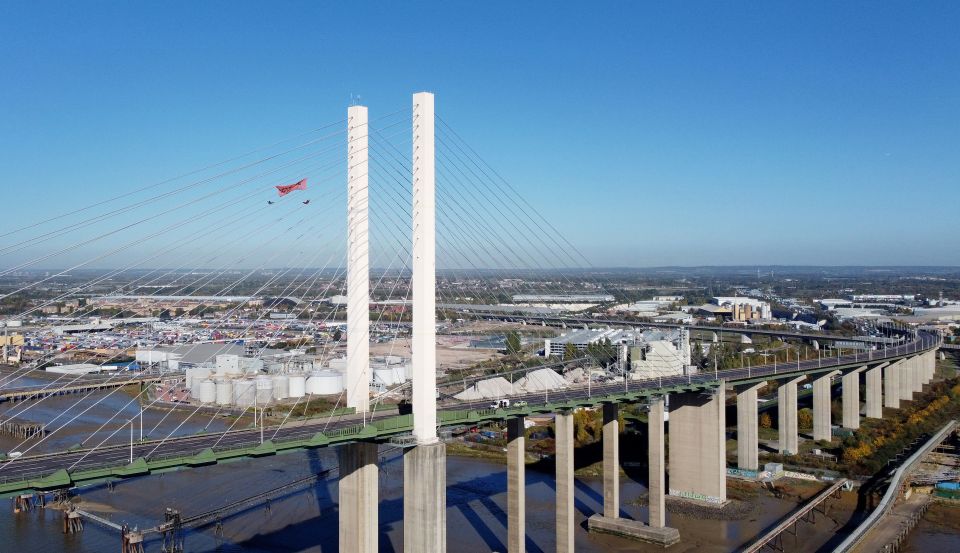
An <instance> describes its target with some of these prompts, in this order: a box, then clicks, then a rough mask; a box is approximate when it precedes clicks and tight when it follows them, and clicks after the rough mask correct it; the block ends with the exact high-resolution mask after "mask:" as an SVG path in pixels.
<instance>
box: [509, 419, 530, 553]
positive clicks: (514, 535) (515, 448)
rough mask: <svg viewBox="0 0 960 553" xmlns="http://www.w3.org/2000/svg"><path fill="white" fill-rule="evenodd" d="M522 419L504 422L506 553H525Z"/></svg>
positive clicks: (525, 514)
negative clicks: (505, 451)
mask: <svg viewBox="0 0 960 553" xmlns="http://www.w3.org/2000/svg"><path fill="white" fill-rule="evenodd" d="M523 420H524V418H523V417H514V418H511V419H509V420H507V553H523V552H524V551H525V550H526V535H527V534H526V531H527V506H526V498H527V494H526V456H527V453H526V439H525V435H526V428H525V427H524V424H523Z"/></svg>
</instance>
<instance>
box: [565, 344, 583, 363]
mask: <svg viewBox="0 0 960 553" xmlns="http://www.w3.org/2000/svg"><path fill="white" fill-rule="evenodd" d="M577 357H580V350H578V349H577V346H575V345H573V344H571V343H569V342H568V343H567V345H566V346H564V347H563V359H564V360H565V361H569V360H571V359H576V358H577Z"/></svg>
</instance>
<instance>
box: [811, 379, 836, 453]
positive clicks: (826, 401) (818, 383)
mask: <svg viewBox="0 0 960 553" xmlns="http://www.w3.org/2000/svg"><path fill="white" fill-rule="evenodd" d="M838 374H840V371H832V372H828V373H826V374H822V375H820V376H817V377H816V378H814V379H813V441H815V442H819V441H821V440H823V441H827V442H829V441H830V440H831V439H832V438H833V434H832V432H831V427H832V426H833V421H832V420H831V418H830V388H831V386H830V382H831V379H832V378H833V377H834V376H836V375H838Z"/></svg>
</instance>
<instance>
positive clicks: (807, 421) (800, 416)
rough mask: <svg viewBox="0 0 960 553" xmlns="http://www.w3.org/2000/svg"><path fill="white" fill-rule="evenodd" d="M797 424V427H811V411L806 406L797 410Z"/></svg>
mask: <svg viewBox="0 0 960 553" xmlns="http://www.w3.org/2000/svg"><path fill="white" fill-rule="evenodd" d="M797 426H798V427H799V428H813V411H811V410H810V409H807V408H804V409H801V410H799V411H797Z"/></svg>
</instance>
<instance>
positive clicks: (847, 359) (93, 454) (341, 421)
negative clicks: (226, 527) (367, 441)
mask: <svg viewBox="0 0 960 553" xmlns="http://www.w3.org/2000/svg"><path fill="white" fill-rule="evenodd" d="M937 345H938V344H937V338H936V337H935V336H933V335H930V334H921V335H920V339H918V340H917V341H915V342H911V343H909V344H907V345H904V346H899V347H896V348H888V349H884V350H878V351H874V352H871V355H870V357H869V358H867V357H866V356H864V355H859V354H854V355H845V356H842V357H834V358H830V359H819V360H811V361H801V362H799V363H791V364H788V365H783V364H777V365H763V366H758V367H751V368H745V369H729V370H723V371H719V372H708V373H700V374H695V375H685V376H684V375H678V376H670V377H663V378H656V379H649V380H629V379H626V380H623V381H616V382H609V383H602V384H592V385H590V386H583V385H581V386H576V387H570V388H566V389H561V390H552V391H548V392H542V393H531V394H519V395H515V396H511V397H510V400H511V401H512V402H513V403H514V404H516V402H517V401H521V400H522V401H526V402H527V403H528V405H529V406H531V407H532V406H537V405H540V406H546V405H548V404H551V403H562V402H566V401H571V400H582V401H583V402H584V403H585V404H591V403H600V402H602V400H603V399H604V398H609V399H611V400H612V399H615V398H617V397H618V396H621V395H622V394H629V393H634V394H636V393H647V394H649V395H655V394H656V393H657V391H658V390H662V389H665V388H670V387H674V386H683V385H686V386H690V385H701V386H702V387H703V388H704V389H709V388H714V387H716V386H717V385H718V381H720V380H724V381H726V382H727V383H732V382H737V381H749V380H756V379H762V378H763V377H771V376H775V375H776V376H784V375H792V374H805V373H810V372H819V371H826V370H831V369H833V368H837V367H850V366H858V365H864V364H868V363H877V362H881V361H883V360H886V359H892V358H897V357H901V356H904V355H909V354H911V353H914V352H917V351H924V350H927V349H930V348H932V347H936V346H937ZM490 406H491V400H477V401H445V402H442V403H441V404H440V406H439V408H438V411H463V410H483V409H489V408H490ZM396 415H397V413H396V412H395V411H378V412H375V413H374V414H373V416H372V418H368V419H367V422H371V421H374V420H381V419H387V418H390V417H394V416H396ZM504 415H505V416H506V413H505V414H504ZM362 421H363V417H362V415H344V416H339V417H337V418H336V419H331V418H325V419H311V420H306V421H298V422H297V423H296V424H290V425H286V426H283V427H282V428H280V429H279V430H278V429H277V428H276V427H267V428H266V429H264V430H263V435H264V436H265V437H266V439H271V438H272V439H273V440H274V441H288V440H294V439H308V438H310V437H312V436H314V435H315V434H316V433H317V432H321V431H330V430H337V429H340V428H347V427H351V426H355V425H357V424H359V423H360V422H362ZM274 434H276V435H275V436H274ZM260 439H261V430H260V429H258V428H247V429H241V430H234V431H230V432H227V433H217V434H204V435H196V436H184V437H178V438H169V439H166V440H149V441H145V442H142V443H134V444H133V446H132V447H133V449H132V457H133V458H134V459H136V458H139V457H144V458H147V459H149V460H156V459H165V458H169V457H188V456H192V455H196V454H198V453H200V452H201V451H203V450H204V449H206V448H213V447H216V448H217V449H218V450H221V449H232V448H234V447H241V446H255V445H256V444H259V443H260ZM130 458H131V449H130V445H129V444H128V445H114V446H109V447H102V448H98V449H95V450H85V451H73V452H70V451H66V452H56V453H48V454H43V455H35V456H34V455H31V456H24V457H20V458H18V459H14V460H10V461H3V462H2V463H0V483H4V482H12V481H19V480H24V479H27V478H39V477H41V476H44V475H49V474H52V473H53V472H56V471H57V470H60V469H67V470H68V471H80V470H86V469H97V468H102V467H104V466H123V465H125V464H127V463H128V462H129V461H130Z"/></svg>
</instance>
